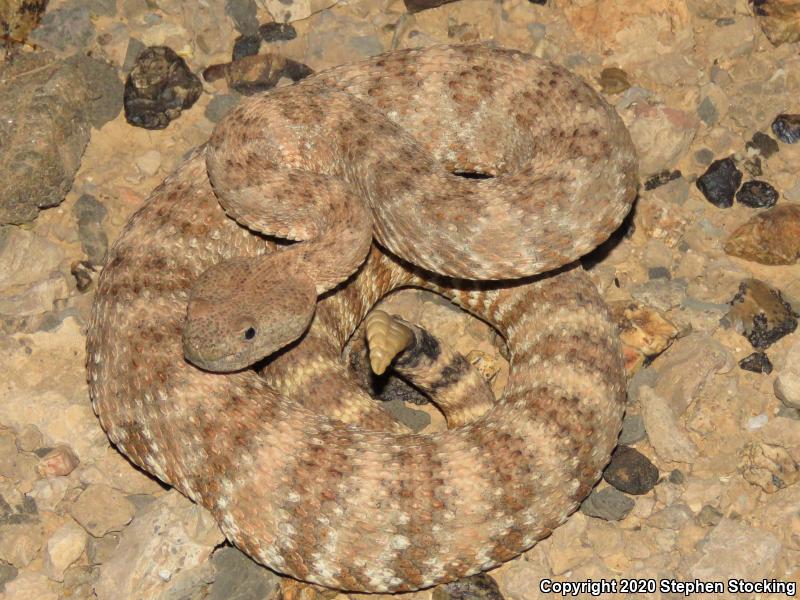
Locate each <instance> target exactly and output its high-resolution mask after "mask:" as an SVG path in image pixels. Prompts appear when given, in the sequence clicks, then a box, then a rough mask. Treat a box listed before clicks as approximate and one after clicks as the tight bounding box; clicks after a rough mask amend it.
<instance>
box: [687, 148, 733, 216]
mask: <svg viewBox="0 0 800 600" xmlns="http://www.w3.org/2000/svg"><path fill="white" fill-rule="evenodd" d="M741 183H742V172H741V171H740V170H739V169H737V168H736V163H734V162H733V159H732V158H730V157H728V158H723V159H720V160H715V161H714V162H712V163H711V165H710V166H709V167H708V169H707V170H706V172H705V173H703V174H702V175H701V176H700V177H698V178H697V183H696V185H697V189H698V190H700V191H701V192H702V194H703V196H705V197H706V200H708V201H709V202H711V204H713V205H714V206H717V207H719V208H730V207H731V206H733V196H734V194H735V193H736V190H737V189H739V185H740V184H741Z"/></svg>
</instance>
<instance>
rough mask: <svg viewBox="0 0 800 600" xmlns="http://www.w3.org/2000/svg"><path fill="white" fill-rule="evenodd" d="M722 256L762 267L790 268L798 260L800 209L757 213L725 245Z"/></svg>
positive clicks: (791, 207) (786, 207) (780, 208)
mask: <svg viewBox="0 0 800 600" xmlns="http://www.w3.org/2000/svg"><path fill="white" fill-rule="evenodd" d="M725 252H727V253H728V254H730V255H731V256H738V257H739V258H744V259H745V260H751V261H754V262H757V263H761V264H764V265H792V264H794V263H796V262H797V259H798V258H800V205H798V204H782V205H780V206H775V207H773V208H771V209H769V210H765V211H764V212H761V213H758V214H757V215H755V216H753V217H752V218H751V219H750V220H749V221H747V222H746V223H744V224H743V225H741V226H740V227H739V228H738V229H736V230H735V231H734V232H733V233H732V234H731V235H730V236H729V237H728V239H727V241H726V242H725Z"/></svg>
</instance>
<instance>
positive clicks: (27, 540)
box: [0, 515, 44, 569]
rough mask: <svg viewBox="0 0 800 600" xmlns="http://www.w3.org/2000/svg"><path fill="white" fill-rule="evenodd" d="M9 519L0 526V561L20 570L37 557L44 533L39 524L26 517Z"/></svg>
mask: <svg viewBox="0 0 800 600" xmlns="http://www.w3.org/2000/svg"><path fill="white" fill-rule="evenodd" d="M11 517H12V518H10V519H4V520H3V522H2V523H1V524H0V561H5V562H7V563H8V564H10V565H14V566H15V567H16V568H17V569H22V568H24V567H27V566H28V565H29V564H30V563H31V561H32V560H33V559H35V558H36V557H37V556H38V555H39V551H40V550H41V549H42V544H44V533H43V532H42V526H41V524H39V522H38V521H36V520H34V519H32V518H31V517H30V516H28V515H22V516H19V515H12V516H11Z"/></svg>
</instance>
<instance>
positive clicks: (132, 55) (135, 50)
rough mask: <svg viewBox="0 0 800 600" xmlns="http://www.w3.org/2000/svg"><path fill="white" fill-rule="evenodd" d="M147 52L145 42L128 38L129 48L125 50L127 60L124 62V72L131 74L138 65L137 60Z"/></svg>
mask: <svg viewBox="0 0 800 600" xmlns="http://www.w3.org/2000/svg"><path fill="white" fill-rule="evenodd" d="M145 50H147V46H145V45H144V42H142V41H140V40H137V39H136V38H133V37H132V38H128V47H127V48H126V50H125V58H124V59H123V61H122V72H123V73H130V72H131V71H132V70H133V66H134V65H135V64H136V59H137V58H139V55H140V54H141V53H142V52H144V51H145Z"/></svg>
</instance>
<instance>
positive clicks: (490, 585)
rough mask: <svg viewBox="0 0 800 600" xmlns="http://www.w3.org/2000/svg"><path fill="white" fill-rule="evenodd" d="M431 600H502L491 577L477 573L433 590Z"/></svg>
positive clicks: (501, 595)
mask: <svg viewBox="0 0 800 600" xmlns="http://www.w3.org/2000/svg"><path fill="white" fill-rule="evenodd" d="M433 600H503V594H501V593H500V588H499V587H498V585H497V582H496V581H495V580H494V579H492V577H491V576H489V575H487V574H486V573H479V574H477V575H472V576H471V577H464V578H463V579H459V580H458V581H453V582H451V583H447V584H445V585H441V586H439V587H437V588H435V589H434V590H433Z"/></svg>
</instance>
